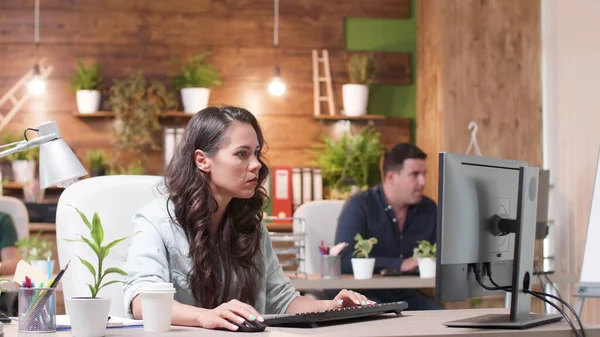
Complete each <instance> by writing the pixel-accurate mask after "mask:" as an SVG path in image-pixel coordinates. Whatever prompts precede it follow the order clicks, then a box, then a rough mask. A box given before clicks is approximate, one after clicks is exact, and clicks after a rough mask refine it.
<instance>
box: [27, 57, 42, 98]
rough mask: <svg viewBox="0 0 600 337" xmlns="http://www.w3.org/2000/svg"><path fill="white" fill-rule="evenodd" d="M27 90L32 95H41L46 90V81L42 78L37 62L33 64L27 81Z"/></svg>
mask: <svg viewBox="0 0 600 337" xmlns="http://www.w3.org/2000/svg"><path fill="white" fill-rule="evenodd" d="M27 90H29V93H30V94H32V95H34V96H37V95H41V94H42V93H44V91H46V82H44V80H42V77H41V75H40V67H39V66H38V65H37V64H36V65H34V66H33V76H32V77H31V80H29V82H28V83H27Z"/></svg>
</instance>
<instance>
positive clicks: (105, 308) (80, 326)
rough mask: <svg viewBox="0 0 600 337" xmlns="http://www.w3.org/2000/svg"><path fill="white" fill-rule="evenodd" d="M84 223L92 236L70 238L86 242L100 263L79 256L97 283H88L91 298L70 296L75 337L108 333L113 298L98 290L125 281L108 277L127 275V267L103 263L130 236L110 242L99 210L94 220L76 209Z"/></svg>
mask: <svg viewBox="0 0 600 337" xmlns="http://www.w3.org/2000/svg"><path fill="white" fill-rule="evenodd" d="M75 210H76V211H77V213H79V216H80V217H81V219H82V220H83V223H84V224H85V226H86V227H87V228H88V229H89V231H90V237H89V238H88V237H85V236H83V235H79V238H78V239H68V240H66V241H69V242H81V243H85V244H86V245H87V246H88V247H89V248H90V249H91V250H92V251H93V252H94V255H95V256H96V258H97V263H96V264H95V265H94V264H92V263H91V262H90V261H87V260H85V259H83V258H81V257H80V256H78V258H79V261H81V263H82V264H83V265H84V266H85V267H86V268H87V269H88V270H89V271H90V274H92V277H93V284H90V283H88V287H89V289H90V293H91V296H90V297H70V298H67V299H66V300H65V301H66V304H67V308H68V314H69V318H70V321H71V331H72V333H73V336H75V337H99V336H104V335H105V333H106V325H107V321H108V312H109V310H110V300H111V299H110V297H98V293H99V292H100V290H102V288H104V287H106V286H108V285H111V284H114V283H120V282H123V281H121V280H112V281H108V280H107V279H106V277H107V276H108V275H110V274H117V275H121V276H126V275H127V273H125V272H124V271H123V270H121V269H119V268H113V267H111V268H105V267H106V266H105V265H104V264H103V262H104V260H105V259H106V257H107V256H108V255H109V254H110V250H111V249H112V248H113V247H114V246H116V245H117V244H118V243H119V242H121V241H124V240H126V239H128V237H123V238H120V239H117V240H114V241H111V242H110V243H108V244H106V245H103V243H104V229H103V228H102V222H101V221H100V217H99V216H98V213H94V216H93V217H92V221H91V222H90V221H89V219H88V218H87V216H86V215H85V214H83V212H81V211H80V210H79V209H77V208H75Z"/></svg>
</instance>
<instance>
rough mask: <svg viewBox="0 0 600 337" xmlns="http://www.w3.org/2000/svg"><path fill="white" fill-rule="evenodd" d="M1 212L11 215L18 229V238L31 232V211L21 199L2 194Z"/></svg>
mask: <svg viewBox="0 0 600 337" xmlns="http://www.w3.org/2000/svg"><path fill="white" fill-rule="evenodd" d="M0 212H3V213H6V214H8V215H10V217H11V218H12V220H13V223H14V224H15V229H16V230H17V239H19V240H20V239H22V238H23V237H25V236H27V235H28V234H29V213H28V212H27V207H25V204H24V203H23V201H21V200H20V199H17V198H14V197H7V196H0Z"/></svg>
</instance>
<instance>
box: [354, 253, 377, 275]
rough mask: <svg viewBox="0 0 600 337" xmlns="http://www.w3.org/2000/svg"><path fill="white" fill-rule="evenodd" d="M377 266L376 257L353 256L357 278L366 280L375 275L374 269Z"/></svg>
mask: <svg viewBox="0 0 600 337" xmlns="http://www.w3.org/2000/svg"><path fill="white" fill-rule="evenodd" d="M374 268H375V258H372V257H371V258H368V259H364V258H353V259H352V273H353V274H354V278H355V279H357V280H366V279H370V278H371V277H373V269H374Z"/></svg>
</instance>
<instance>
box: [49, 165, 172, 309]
mask: <svg viewBox="0 0 600 337" xmlns="http://www.w3.org/2000/svg"><path fill="white" fill-rule="evenodd" d="M161 180H162V177H159V176H143V175H115V176H102V177H93V178H88V179H84V180H80V181H78V182H76V183H75V184H73V185H71V186H70V187H68V188H67V189H66V190H65V191H64V192H63V193H62V194H61V196H60V198H59V200H58V205H57V210H56V240H57V243H58V245H57V250H58V261H59V264H60V266H61V268H62V267H64V266H65V265H66V264H67V262H68V261H69V260H70V261H71V264H70V265H69V269H68V270H67V272H66V273H65V275H64V276H63V278H62V289H63V295H64V297H65V298H68V297H74V296H90V295H91V294H90V290H89V288H88V286H87V283H92V282H93V278H92V276H91V274H90V272H89V270H88V269H87V268H86V267H85V266H84V265H83V264H81V262H80V261H79V259H78V258H77V256H81V257H82V258H84V259H86V260H88V261H90V262H91V263H92V265H94V266H95V265H96V264H97V261H98V260H97V258H96V256H95V254H94V253H93V251H92V250H91V249H90V248H89V246H88V245H86V244H84V243H80V242H67V241H65V239H73V238H77V237H78V235H79V234H83V235H85V236H86V237H89V230H88V229H87V227H86V226H85V224H84V223H83V221H82V220H81V217H80V216H79V214H78V213H77V211H76V210H75V209H74V208H73V207H77V208H78V209H79V210H80V211H82V212H83V213H84V214H85V215H86V216H87V217H88V219H89V220H90V221H92V216H93V214H94V212H97V213H98V216H99V217H100V220H101V221H102V226H103V228H104V242H103V245H106V244H107V243H109V242H111V241H113V240H115V239H118V238H121V237H125V236H131V235H132V217H133V214H134V213H135V211H136V210H138V209H139V208H140V207H142V206H143V205H145V204H146V203H148V202H150V201H151V200H152V199H154V198H155V197H156V196H158V195H159V193H160V192H159V191H158V189H157V188H158V185H159V183H160V182H161ZM69 205H72V206H73V207H71V206H69ZM129 242H130V240H125V241H122V242H120V243H119V244H117V245H116V246H115V247H114V248H112V249H111V251H110V255H109V256H108V257H107V258H106V260H104V265H103V268H108V267H117V268H122V266H123V262H124V261H125V257H126V251H127V246H128V245H129ZM107 280H123V277H122V276H119V275H118V274H110V275H109V276H107ZM121 287H122V284H121V283H115V284H111V285H109V286H107V287H105V288H102V290H100V292H99V294H98V297H110V298H111V299H112V300H111V303H110V311H109V314H110V315H112V316H118V317H126V312H125V309H124V308H123V292H122V288H121ZM66 310H67V312H68V310H69V308H68V307H67V308H66Z"/></svg>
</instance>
